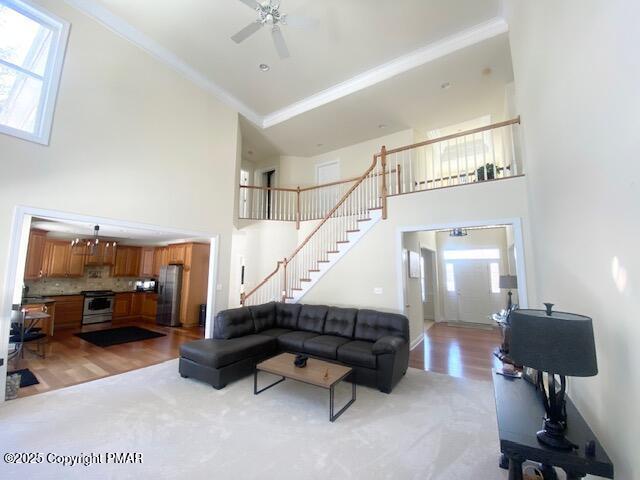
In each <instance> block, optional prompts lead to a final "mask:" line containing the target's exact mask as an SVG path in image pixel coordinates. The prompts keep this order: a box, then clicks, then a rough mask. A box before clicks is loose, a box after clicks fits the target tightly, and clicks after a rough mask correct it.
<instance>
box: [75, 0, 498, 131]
mask: <svg viewBox="0 0 640 480" xmlns="http://www.w3.org/2000/svg"><path fill="white" fill-rule="evenodd" d="M65 2H66V3H67V4H69V5H71V6H72V7H74V8H75V9H77V10H79V11H80V12H82V13H84V14H85V15H87V16H88V17H90V18H93V19H94V20H96V21H97V22H98V23H100V24H102V25H103V26H105V27H106V28H108V29H109V30H111V31H112V32H114V33H115V34H117V35H119V36H121V37H123V38H124V39H126V40H128V41H130V42H131V43H133V44H135V45H137V46H138V47H139V48H141V49H142V50H144V51H146V52H147V53H149V54H150V55H151V56H153V57H154V58H156V59H157V60H159V61H161V62H163V63H165V64H166V65H168V66H169V67H171V68H172V69H173V70H175V71H176V72H178V73H180V74H182V75H183V76H184V77H186V78H187V79H188V80H190V81H192V82H193V83H195V84H196V85H198V86H199V87H201V88H202V89H204V90H205V91H208V92H209V93H211V94H213V95H214V96H215V97H216V98H217V99H218V100H220V101H221V102H223V103H224V104H225V105H227V106H228V107H230V108H232V109H233V110H235V111H237V112H238V113H240V114H241V115H243V116H244V117H246V118H247V119H248V120H249V121H250V122H251V123H253V124H255V125H256V126H257V127H259V128H262V129H266V128H269V127H273V126H274V125H278V124H279V123H282V122H285V121H287V120H289V119H291V118H293V117H296V116H298V115H301V114H303V113H306V112H308V111H310V110H313V109H315V108H318V107H321V106H323V105H326V104H328V103H331V102H333V101H335V100H338V99H340V98H343V97H345V96H347V95H351V94H352V93H355V92H358V91H360V90H363V89H365V88H368V87H371V86H373V85H376V84H377V83H380V82H383V81H385V80H388V79H390V78H392V77H395V76H396V75H399V74H401V73H404V72H407V71H409V70H412V69H414V68H417V67H419V66H422V65H425V64H427V63H429V62H432V61H434V60H436V59H438V58H441V57H444V56H446V55H449V54H451V53H453V52H455V51H458V50H461V49H463V48H466V47H469V46H471V45H474V44H476V43H480V42H482V41H484V40H487V39H489V38H493V37H496V36H498V35H501V34H503V33H506V32H508V31H509V26H508V24H507V22H506V20H505V19H504V18H502V17H495V18H493V19H491V20H489V21H487V22H484V23H481V24H478V25H475V26H474V27H471V28H469V29H467V30H463V31H461V32H458V33H456V34H454V35H451V36H449V37H446V38H444V39H442V40H439V41H437V42H433V43H430V44H428V45H425V46H424V47H421V48H419V49H417V50H414V51H413V52H410V53H408V54H406V55H402V56H400V57H397V58H395V59H393V60H391V61H389V62H386V63H383V64H381V65H378V66H376V67H374V68H372V69H370V70H367V71H366V72H363V73H361V74H358V75H356V76H354V77H352V78H350V79H348V80H345V81H344V82H340V83H338V84H336V85H334V86H332V87H329V88H327V89H325V90H322V91H320V92H318V93H315V94H313V95H310V96H309V97H307V98H304V99H302V100H300V101H297V102H294V103H292V104H290V105H287V106H286V107H284V108H281V109H279V110H276V111H274V112H272V113H269V114H267V115H264V116H263V115H260V114H259V113H258V112H256V111H255V110H253V109H252V108H250V107H249V106H248V105H246V104H245V103H244V102H242V101H241V100H239V99H238V98H237V97H235V96H234V95H232V94H231V93H230V92H228V91H226V90H225V89H224V88H222V87H221V86H220V85H218V84H216V83H215V82H213V81H211V80H209V79H208V78H207V77H206V76H205V75H204V74H203V73H201V72H200V71H198V70H197V69H195V68H194V67H192V66H191V65H189V64H187V63H186V62H184V61H183V60H182V59H180V58H179V57H178V56H177V55H176V54H174V53H173V52H172V51H170V50H169V49H167V48H165V47H163V46H162V45H160V44H159V43H157V42H156V41H155V40H153V39H151V38H150V37H148V36H147V35H145V34H144V33H142V32H140V31H139V30H137V29H135V28H134V27H133V26H132V25H130V24H129V23H127V22H125V21H124V20H123V19H122V18H120V17H118V16H117V15H115V14H113V13H112V12H111V11H109V10H108V9H106V8H104V7H103V6H101V5H99V4H98V3H96V2H95V1H94V0H65Z"/></svg>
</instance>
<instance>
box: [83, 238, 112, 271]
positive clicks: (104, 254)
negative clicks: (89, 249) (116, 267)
mask: <svg viewBox="0 0 640 480" xmlns="http://www.w3.org/2000/svg"><path fill="white" fill-rule="evenodd" d="M109 244H110V245H109V248H106V243H105V242H100V243H98V245H97V246H96V247H95V248H94V250H93V252H94V253H93V255H89V254H88V253H87V256H86V257H85V258H86V260H85V263H84V264H85V265H94V266H102V265H113V264H114V262H115V259H116V249H117V247H116V248H114V247H112V246H111V242H109Z"/></svg>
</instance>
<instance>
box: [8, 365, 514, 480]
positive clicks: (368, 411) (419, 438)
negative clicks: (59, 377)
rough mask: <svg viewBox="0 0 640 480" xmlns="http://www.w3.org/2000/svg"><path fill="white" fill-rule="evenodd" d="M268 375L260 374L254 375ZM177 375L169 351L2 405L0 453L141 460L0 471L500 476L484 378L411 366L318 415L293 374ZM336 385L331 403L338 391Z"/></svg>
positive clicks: (313, 398)
mask: <svg viewBox="0 0 640 480" xmlns="http://www.w3.org/2000/svg"><path fill="white" fill-rule="evenodd" d="M263 380H266V377H263ZM252 388H253V378H252V377H251V378H246V379H244V380H241V381H239V382H236V383H234V384H231V385H229V386H228V387H227V388H225V389H224V390H221V391H216V390H214V389H213V388H212V387H210V386H208V385H205V384H203V383H200V382H197V381H195V380H190V379H182V378H180V376H179V375H178V373H177V360H172V361H169V362H165V363H163V364H160V365H156V366H152V367H148V368H144V369H142V370H137V371H133V372H129V373H125V374H122V375H117V376H114V377H109V378H106V379H103V380H97V381H94V382H90V383H85V384H82V385H77V386H74V387H69V388H65V389H62V390H56V391H52V392H48V393H44V394H41V395H36V396H33V397H27V398H24V399H19V400H14V401H12V402H7V403H5V406H4V407H0V426H1V427H0V429H1V430H0V451H1V452H2V454H4V453H6V452H40V453H43V454H46V453H50V452H51V453H55V454H58V455H78V454H81V453H84V454H89V453H103V452H140V453H142V454H143V459H144V463H143V464H142V465H112V464H109V465H105V464H102V465H92V466H89V467H85V466H81V465H80V466H78V465H77V466H73V467H63V466H60V465H51V464H48V463H47V461H46V460H45V461H44V462H43V463H41V464H38V465H7V464H6V463H4V462H2V461H0V478H29V479H38V478H64V479H69V478H82V479H87V478H117V479H123V478H181V479H187V480H195V479H204V478H207V479H211V478H215V479H233V480H241V479H252V478H263V479H272V478H280V479H289V478H291V479H307V478H311V479H327V478H334V479H394V480H396V479H421V480H422V479H434V480H435V479H438V480H445V479H451V480H454V479H455V480H458V479H464V480H467V479H482V480H492V479H505V478H506V477H507V475H506V472H504V471H502V470H500V469H499V468H498V441H497V430H496V422H495V411H494V402H493V394H492V386H491V383H489V382H479V381H472V380H461V379H456V378H453V377H448V376H445V375H440V374H434V373H429V372H422V371H418V370H413V369H410V370H409V372H407V375H406V377H405V378H404V379H403V380H402V381H401V382H400V384H399V385H398V387H396V389H395V390H394V392H393V393H392V394H391V395H386V394H383V393H380V392H378V391H377V390H372V389H368V388H364V387H358V391H357V395H358V398H357V401H356V403H355V404H353V405H352V406H351V408H350V409H349V410H347V411H346V412H345V413H344V414H343V415H342V417H340V418H339V419H338V420H337V421H336V422H335V423H333V424H332V423H330V422H329V421H328V392H327V391H325V390H321V389H318V388H315V387H312V386H309V385H304V384H300V383H297V382H294V381H286V382H284V383H281V384H279V385H277V386H276V387H274V388H272V389H270V390H267V391H266V392H264V393H261V394H260V395H258V396H254V395H253V390H252ZM349 393H350V387H349V386H348V385H343V386H342V388H341V389H340V390H339V391H338V394H337V396H338V401H342V400H346V398H347V397H348V395H349Z"/></svg>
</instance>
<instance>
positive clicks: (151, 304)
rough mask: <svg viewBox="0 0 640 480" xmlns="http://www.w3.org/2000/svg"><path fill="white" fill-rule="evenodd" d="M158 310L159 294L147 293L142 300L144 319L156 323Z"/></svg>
mask: <svg viewBox="0 0 640 480" xmlns="http://www.w3.org/2000/svg"><path fill="white" fill-rule="evenodd" d="M157 310H158V294H157V293H145V294H144V296H143V300H142V319H143V320H144V321H145V322H154V323H155V321H156V312H157Z"/></svg>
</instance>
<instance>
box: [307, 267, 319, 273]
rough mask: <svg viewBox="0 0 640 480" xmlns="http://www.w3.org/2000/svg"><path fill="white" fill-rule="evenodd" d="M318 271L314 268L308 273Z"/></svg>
mask: <svg viewBox="0 0 640 480" xmlns="http://www.w3.org/2000/svg"><path fill="white" fill-rule="evenodd" d="M319 271H320V270H316V269H315V268H314V269H312V270H309V272H319Z"/></svg>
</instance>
